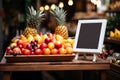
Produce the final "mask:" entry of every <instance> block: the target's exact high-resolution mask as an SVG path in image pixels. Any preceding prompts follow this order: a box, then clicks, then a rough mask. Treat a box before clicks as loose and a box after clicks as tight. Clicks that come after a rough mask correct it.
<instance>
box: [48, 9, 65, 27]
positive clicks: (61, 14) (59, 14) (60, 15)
mask: <svg viewBox="0 0 120 80" xmlns="http://www.w3.org/2000/svg"><path fill="white" fill-rule="evenodd" d="M50 13H51V14H52V15H53V16H54V17H55V19H56V20H57V23H58V24H59V25H63V24H64V23H65V21H66V20H65V18H66V15H67V14H66V11H64V10H63V9H62V8H59V7H56V8H55V9H54V10H51V11H50Z"/></svg>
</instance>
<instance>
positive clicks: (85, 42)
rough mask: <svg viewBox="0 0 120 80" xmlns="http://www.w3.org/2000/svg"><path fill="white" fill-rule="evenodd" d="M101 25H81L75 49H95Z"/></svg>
mask: <svg viewBox="0 0 120 80" xmlns="http://www.w3.org/2000/svg"><path fill="white" fill-rule="evenodd" d="M101 25H102V23H82V24H81V27H80V30H79V31H80V32H79V36H78V42H77V43H78V44H77V48H87V49H97V48H98V42H99V37H100V31H101V27H102V26H101Z"/></svg>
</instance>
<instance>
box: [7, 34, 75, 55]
mask: <svg viewBox="0 0 120 80" xmlns="http://www.w3.org/2000/svg"><path fill="white" fill-rule="evenodd" d="M73 43H74V41H73V39H69V38H68V39H64V38H63V37H62V36H60V35H57V34H52V33H48V34H44V35H43V34H42V33H41V34H36V35H35V36H32V35H28V37H25V36H24V35H20V36H19V37H16V38H14V39H12V41H11V44H10V45H9V46H8V47H7V48H6V54H7V55H14V56H16V55H56V54H72V53H73Z"/></svg>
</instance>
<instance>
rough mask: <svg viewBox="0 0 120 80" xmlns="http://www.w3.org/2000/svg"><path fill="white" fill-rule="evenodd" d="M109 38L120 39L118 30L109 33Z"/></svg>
mask: <svg viewBox="0 0 120 80" xmlns="http://www.w3.org/2000/svg"><path fill="white" fill-rule="evenodd" d="M110 38H111V39H118V40H119V39H120V30H118V29H117V28H115V31H114V32H113V31H110Z"/></svg>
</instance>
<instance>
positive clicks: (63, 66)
mask: <svg viewBox="0 0 120 80" xmlns="http://www.w3.org/2000/svg"><path fill="white" fill-rule="evenodd" d="M109 69H110V64H109V62H108V61H104V60H99V59H97V62H92V60H82V59H81V60H77V61H67V62H65V61H64V62H23V63H5V62H3V63H0V71H1V72H3V80H10V77H11V75H10V74H11V72H14V71H58V70H98V71H100V73H101V80H107V79H106V71H107V70H109Z"/></svg>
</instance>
